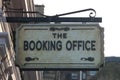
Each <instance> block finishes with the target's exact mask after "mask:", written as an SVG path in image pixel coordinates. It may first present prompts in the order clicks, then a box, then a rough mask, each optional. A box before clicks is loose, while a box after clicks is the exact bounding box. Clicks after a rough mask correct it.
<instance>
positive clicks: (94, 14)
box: [55, 8, 96, 17]
mask: <svg viewBox="0 0 120 80" xmlns="http://www.w3.org/2000/svg"><path fill="white" fill-rule="evenodd" d="M85 11H92V12H90V14H89V17H95V16H96V11H95V10H94V9H92V8H89V9H83V10H78V11H73V12H68V13H63V14H58V15H55V17H59V16H65V15H70V14H75V13H80V12H85Z"/></svg>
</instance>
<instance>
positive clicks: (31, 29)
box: [16, 24, 104, 69]
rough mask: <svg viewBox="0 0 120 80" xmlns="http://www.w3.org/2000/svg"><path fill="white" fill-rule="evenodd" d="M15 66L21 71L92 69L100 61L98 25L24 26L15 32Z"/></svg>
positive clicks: (100, 42) (101, 43)
mask: <svg viewBox="0 0 120 80" xmlns="http://www.w3.org/2000/svg"><path fill="white" fill-rule="evenodd" d="M16 51H17V53H16V63H17V65H19V66H20V68H21V69H82V68H84V69H86V68H88V69H92V68H99V67H100V66H101V65H102V64H103V62H104V54H103V28H101V27H100V26H99V25H98V24H36V25H35V24H28V25H22V26H21V27H19V28H18V29H17V35H16Z"/></svg>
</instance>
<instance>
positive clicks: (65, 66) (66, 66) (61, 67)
mask: <svg viewBox="0 0 120 80" xmlns="http://www.w3.org/2000/svg"><path fill="white" fill-rule="evenodd" d="M26 26H27V27H30V28H31V29H32V28H34V27H35V26H37V27H40V26H41V27H42V26H43V27H45V26H47V27H51V26H54V29H52V28H51V30H53V31H54V30H55V29H56V30H58V31H59V28H58V29H57V27H61V26H62V27H65V26H69V27H72V26H77V27H78V26H83V27H86V26H87V27H89V28H92V27H95V26H96V28H97V29H98V30H99V36H100V45H99V47H100V58H99V59H100V62H99V64H97V65H95V66H80V64H78V63H77V65H78V66H79V67H78V66H75V65H73V64H74V63H73V64H72V65H73V66H71V63H70V64H69V63H68V64H62V63H61V64H60V65H59V66H58V64H51V63H47V65H49V66H50V67H47V65H45V66H46V67H45V66H44V65H43V66H42V67H40V64H41V65H42V64H44V63H39V65H37V64H35V63H32V64H31V63H29V61H28V64H24V65H22V64H21V62H20V58H21V57H20V53H19V48H18V46H19V44H18V42H19V36H18V35H19V31H20V30H21V29H22V28H24V27H26ZM56 26H57V27H56ZM67 28H68V27H67ZM67 28H66V29H65V30H67ZM49 30H50V29H49ZM61 30H62V28H61ZM103 32H104V30H103V28H102V27H100V26H99V24H23V25H21V26H20V27H19V28H18V29H17V30H16V65H17V66H19V67H20V69H22V70H64V69H65V70H71V69H72V70H78V69H79V70H83V69H88V70H92V69H99V68H100V67H102V66H103V64H104V34H103ZM87 58H89V59H90V58H91V57H83V60H85V59H87ZM29 59H30V57H28V60H29ZM36 60H37V58H36ZM85 64H86V63H85ZM33 65H34V66H33ZM35 65H36V66H35ZM53 66H57V67H53ZM69 66H71V67H69Z"/></svg>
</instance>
